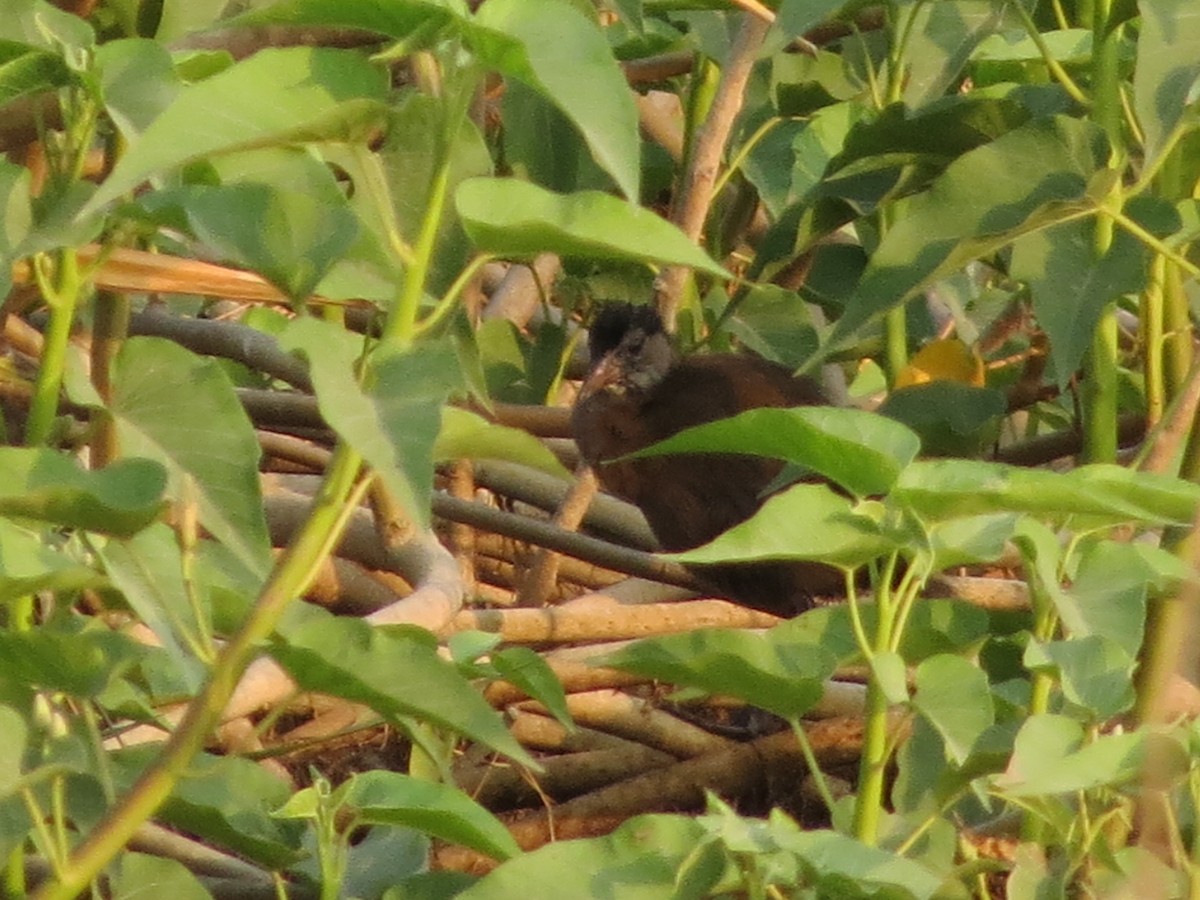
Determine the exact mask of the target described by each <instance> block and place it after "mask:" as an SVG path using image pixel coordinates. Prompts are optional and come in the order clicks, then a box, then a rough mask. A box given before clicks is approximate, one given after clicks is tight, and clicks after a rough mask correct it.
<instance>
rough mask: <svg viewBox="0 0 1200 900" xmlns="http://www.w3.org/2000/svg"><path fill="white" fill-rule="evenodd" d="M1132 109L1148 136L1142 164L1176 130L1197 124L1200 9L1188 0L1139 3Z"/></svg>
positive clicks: (1152, 157)
mask: <svg viewBox="0 0 1200 900" xmlns="http://www.w3.org/2000/svg"><path fill="white" fill-rule="evenodd" d="M1138 10H1139V11H1140V12H1141V14H1142V27H1141V29H1140V31H1139V32H1138V52H1137V67H1136V68H1135V69H1134V74H1133V105H1134V109H1135V110H1136V111H1137V116H1138V124H1139V125H1141V127H1142V130H1143V131H1144V132H1145V134H1146V164H1147V165H1150V164H1153V163H1154V162H1156V161H1157V159H1156V158H1157V157H1158V155H1159V154H1160V153H1162V152H1164V151H1165V150H1166V149H1167V146H1168V145H1167V138H1168V136H1169V135H1170V134H1171V131H1172V130H1173V129H1174V128H1176V127H1177V126H1179V125H1181V124H1184V123H1187V124H1188V125H1190V126H1191V127H1193V128H1194V127H1196V125H1197V124H1200V120H1198V119H1197V116H1196V112H1197V96H1196V90H1197V84H1198V83H1200V9H1197V7H1196V4H1194V3H1192V2H1190V0H1140V2H1139V3H1138Z"/></svg>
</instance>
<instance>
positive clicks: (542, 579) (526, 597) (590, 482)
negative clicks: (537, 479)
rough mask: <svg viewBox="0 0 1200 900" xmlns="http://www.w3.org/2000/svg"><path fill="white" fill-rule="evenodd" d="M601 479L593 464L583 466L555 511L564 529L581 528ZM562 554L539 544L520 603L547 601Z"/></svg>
mask: <svg viewBox="0 0 1200 900" xmlns="http://www.w3.org/2000/svg"><path fill="white" fill-rule="evenodd" d="M598 488H599V482H598V481H597V480H596V473H595V472H594V471H593V470H592V467H591V466H587V465H585V466H582V467H581V469H580V471H579V472H578V473H577V477H576V479H575V484H574V485H572V487H571V489H570V491H568V492H567V495H566V496H565V497H563V500H562V503H561V504H560V505H559V507H558V510H557V511H556V512H555V513H554V519H553V522H554V524H555V525H557V526H558V527H559V528H562V529H563V530H565V531H569V532H574V531H576V530H578V528H579V523H580V522H582V521H583V516H584V513H586V512H587V510H588V506H589V505H590V504H591V502H592V498H593V497H594V496H596V491H597V489H598ZM560 559H561V557H560V556H559V554H557V553H555V552H554V551H553V550H548V549H546V548H545V547H539V548H538V549H537V551H536V552H535V553H534V555H533V563H532V564H531V565H530V567H529V571H528V572H527V573H526V576H525V578H524V579H522V583H521V586H520V588H519V589H518V590H517V605H518V606H533V607H537V606H541V605H543V604H544V603H545V601H546V597H547V596H548V595H549V594H550V589H551V588H552V587H553V586H554V584H555V582H556V581H557V580H558V568H559V560H560Z"/></svg>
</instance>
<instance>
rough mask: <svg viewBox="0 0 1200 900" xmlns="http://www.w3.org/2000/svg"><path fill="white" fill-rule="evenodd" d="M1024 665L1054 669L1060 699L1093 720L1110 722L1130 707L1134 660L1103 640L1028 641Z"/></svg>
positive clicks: (1105, 639) (1116, 646)
mask: <svg viewBox="0 0 1200 900" xmlns="http://www.w3.org/2000/svg"><path fill="white" fill-rule="evenodd" d="M1025 665H1026V666H1028V667H1029V668H1030V669H1042V668H1053V669H1056V670H1057V671H1058V674H1059V678H1060V681H1061V684H1062V692H1063V696H1064V697H1066V698H1067V699H1068V700H1070V701H1071V702H1072V703H1074V704H1076V705H1078V706H1081V707H1083V708H1084V709H1086V710H1088V711H1089V712H1091V713H1092V714H1093V715H1094V716H1095V717H1096V719H1097V720H1103V719H1110V718H1112V717H1113V716H1115V715H1119V714H1120V713H1123V712H1125V711H1126V710H1128V709H1129V708H1130V707H1132V706H1133V701H1134V693H1133V672H1134V668H1135V665H1136V660H1135V658H1134V657H1133V656H1132V655H1131V654H1129V653H1127V652H1126V651H1125V649H1124V648H1122V647H1121V645H1120V644H1118V643H1117V642H1115V641H1112V640H1109V639H1108V638H1106V637H1101V636H1100V635H1087V636H1085V637H1074V638H1071V639H1070V640H1066V641H1048V642H1046V643H1038V642H1036V641H1031V642H1030V643H1029V645H1028V646H1027V647H1026V649H1025Z"/></svg>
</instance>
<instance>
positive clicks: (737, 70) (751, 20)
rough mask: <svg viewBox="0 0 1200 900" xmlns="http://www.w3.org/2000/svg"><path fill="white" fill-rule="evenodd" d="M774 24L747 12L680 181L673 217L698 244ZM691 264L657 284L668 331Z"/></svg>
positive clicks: (674, 268) (674, 270)
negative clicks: (749, 85) (735, 127)
mask: <svg viewBox="0 0 1200 900" xmlns="http://www.w3.org/2000/svg"><path fill="white" fill-rule="evenodd" d="M770 27H771V26H770V23H768V22H765V21H763V19H761V18H759V17H756V16H750V15H748V16H746V17H745V18H744V19H743V20H742V25H741V28H739V29H738V33H737V37H736V38H735V39H734V42H733V47H732V48H731V49H730V52H729V58H728V59H727V60H726V62H725V68H724V69H722V71H721V78H720V81H719V83H718V84H717V91H716V95H715V96H714V97H713V103H712V108H711V109H710V110H709V113H708V117H707V118H706V119H705V121H704V124H703V125H702V126H701V127H700V128H699V130H698V131H697V132H696V142H695V145H694V146H693V148H692V156H691V165H690V167H689V170H688V171H687V172H685V173H684V177H683V181H682V182H681V183H680V185H679V189H678V193H677V196H676V202H675V206H674V209H673V211H672V214H671V219H672V221H673V222H675V224H676V225H678V226H679V227H680V229H682V231H683V233H684V234H686V235H687V236H688V237H689V238H690V239H691V240H693V241H695V242H697V243H699V242H700V236H701V234H702V232H703V230H704V221H705V219H706V218H708V209H709V206H710V205H711V204H712V199H713V185H714V184H715V183H716V180H717V171H718V169H719V168H720V165H721V155H722V154H723V153H724V151H725V145H726V143H728V141H729V134H730V132H731V131H732V129H733V122H734V120H735V119H736V118H737V115H738V113H739V112H740V111H741V108H742V101H743V95H744V94H745V90H746V82H747V81H748V80H749V78H750V72H751V70H752V69H753V68H754V63H755V60H756V59H757V57H758V49H759V47H761V46H762V42H763V39H764V38H765V37H766V36H767V32H768V31H769V30H770ZM689 271H690V270H689V269H687V268H686V267H682V266H670V267H668V268H667V269H665V270H664V272H663V274H662V278H661V283H660V286H659V296H658V310H659V312H660V313H661V314H662V318H663V323H664V324H665V325H666V327H667V330H668V331H674V330H675V317H676V314H677V313H678V312H679V305H680V303H681V302H682V298H683V289H684V285H685V283H686V282H687V278H688V274H689Z"/></svg>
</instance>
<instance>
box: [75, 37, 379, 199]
mask: <svg viewBox="0 0 1200 900" xmlns="http://www.w3.org/2000/svg"><path fill="white" fill-rule="evenodd" d="M385 88H386V79H385V74H384V72H383V70H382V69H380V68H377V67H375V66H372V65H371V64H370V63H369V62H368V61H367V60H366V59H365V58H364V57H363V56H361V55H359V54H356V53H350V52H346V51H341V50H331V49H327V48H308V47H291V48H284V49H273V48H269V49H266V50H261V51H259V52H258V53H256V54H254V55H253V56H251V57H250V58H249V59H246V60H244V61H243V62H240V63H238V64H237V65H235V66H233V67H231V68H229V69H227V70H225V71H224V72H221V73H220V74H217V75H214V76H213V77H212V78H209V79H207V80H206V81H202V82H200V83H199V84H196V85H192V86H191V87H188V88H187V89H185V90H184V91H182V92H181V93H180V94H179V96H178V97H177V98H176V99H175V100H174V101H173V102H172V103H171V104H170V106H168V107H167V108H166V109H164V110H163V111H162V113H161V114H160V115H158V116H157V117H156V118H155V119H154V121H153V122H151V123H150V124H149V126H148V127H147V128H146V130H145V131H144V132H143V133H142V134H141V136H140V137H139V138H138V139H137V140H135V141H133V142H132V143H131V144H130V145H129V149H128V150H127V151H126V152H125V153H124V154H123V155H122V156H121V159H120V161H119V162H118V163H117V165H116V167H115V168H114V169H113V171H112V174H111V175H109V177H108V178H107V179H105V181H104V183H103V184H102V185H101V186H100V189H99V190H98V191H97V192H96V194H95V195H94V196H93V197H92V199H91V200H90V201H89V202H88V204H87V206H86V207H85V209H84V210H83V213H82V214H81V215H87V214H88V213H90V212H94V211H95V210H97V209H99V208H100V207H101V206H103V205H104V204H106V203H108V202H109V201H111V200H114V199H116V198H117V197H119V196H121V195H122V194H124V193H125V192H126V191H129V190H131V189H132V188H134V187H136V186H137V185H138V184H140V183H141V182H142V181H144V180H145V179H147V178H149V177H151V176H152V175H156V174H160V173H163V172H166V171H168V170H170V169H174V168H176V167H178V166H181V165H183V164H184V163H186V162H189V161H191V160H195V159H201V158H203V157H205V156H208V155H210V154H214V153H221V152H229V151H231V150H238V149H245V148H249V147H261V146H264V145H267V144H276V143H284V142H294V141H315V140H328V139H333V138H341V139H343V140H346V139H351V138H354V137H358V136H362V135H365V133H366V128H367V126H368V125H370V124H373V123H377V122H378V121H379V118H380V114H381V109H382V107H381V106H380V103H381V101H382V100H383V98H384V92H385ZM214 113H219V114H214Z"/></svg>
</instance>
